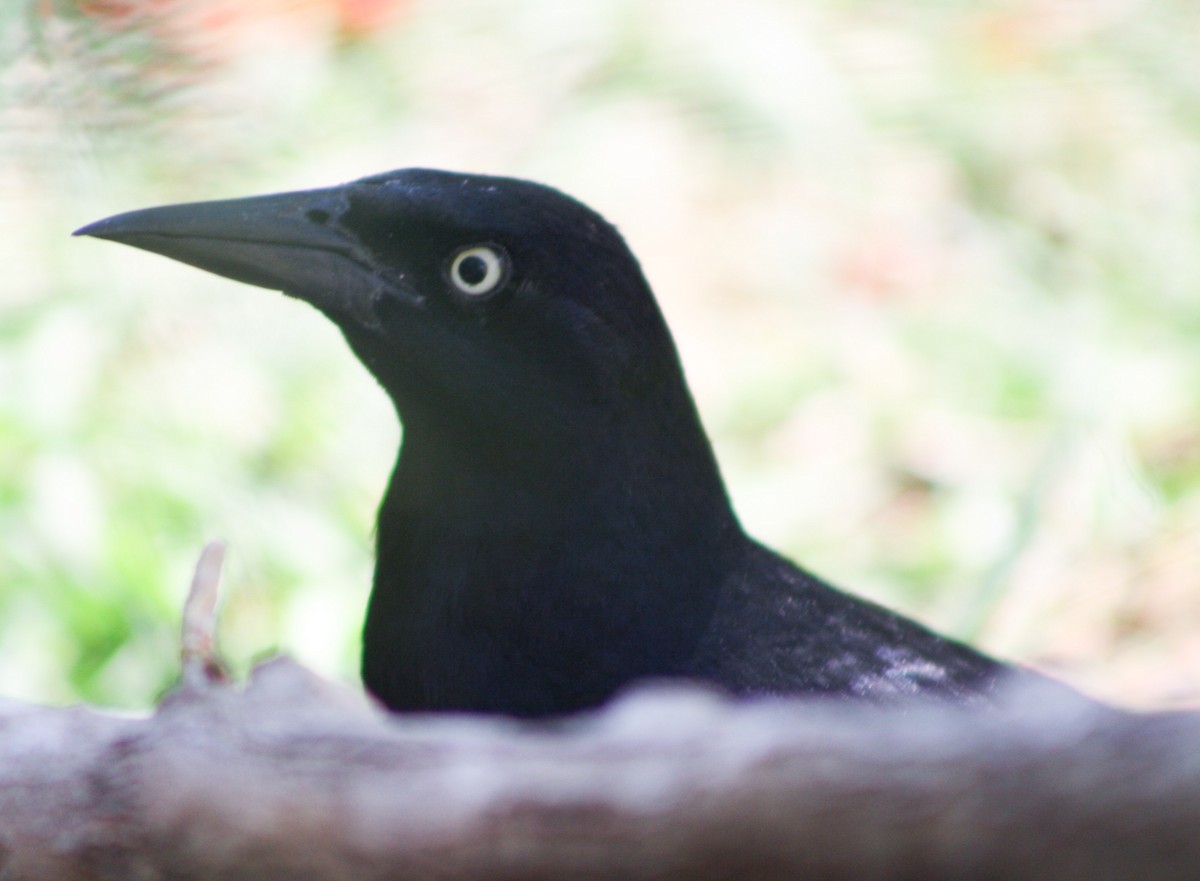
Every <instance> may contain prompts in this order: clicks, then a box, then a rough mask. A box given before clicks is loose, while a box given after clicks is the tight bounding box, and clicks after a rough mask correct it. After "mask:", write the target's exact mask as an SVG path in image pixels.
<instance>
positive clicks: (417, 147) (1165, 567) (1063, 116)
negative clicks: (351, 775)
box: [0, 0, 1200, 707]
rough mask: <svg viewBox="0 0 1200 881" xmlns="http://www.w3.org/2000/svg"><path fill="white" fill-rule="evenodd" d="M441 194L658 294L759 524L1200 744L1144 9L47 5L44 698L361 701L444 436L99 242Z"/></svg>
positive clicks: (319, 341) (29, 351) (39, 672)
mask: <svg viewBox="0 0 1200 881" xmlns="http://www.w3.org/2000/svg"><path fill="white" fill-rule="evenodd" d="M407 165H431V166H436V167H444V168H451V169H456V170H470V171H480V172H490V173H499V174H512V175H518V176H524V177H531V178H535V179H538V180H542V181H545V182H548V183H551V184H553V185H555V186H558V187H560V188H562V189H565V190H566V191H568V192H570V193H572V194H574V195H576V196H578V197H580V198H582V199H583V200H584V201H586V202H589V203H590V204H592V205H593V206H594V207H596V208H598V209H599V210H600V211H601V212H602V213H604V214H605V215H606V216H607V217H608V218H609V219H610V220H612V221H613V222H615V223H616V224H617V225H618V226H619V227H620V228H621V229H622V230H623V232H624V233H625V235H626V237H627V238H628V240H629V242H630V244H631V245H632V247H633V248H634V250H635V251H636V252H637V253H638V255H639V256H640V258H641V259H642V262H643V265H644V268H645V269H646V272H647V274H648V276H649V277H650V280H651V282H652V284H654V286H655V288H656V291H657V293H658V295H659V298H660V300H661V302H662V304H663V307H664V309H665V311H666V313H667V317H668V320H669V321H670V322H671V324H672V326H673V328H674V330H675V333H676V337H677V341H678V343H679V346H680V348H681V351H682V355H683V358H684V362H685V365H686V367H687V369H688V373H689V376H690V377H691V380H692V383H693V390H694V392H695V394H696V397H697V399H698V402H699V404H700V408H701V410H702V412H703V414H704V417H705V420H706V423H707V425H708V427H709V429H710V430H711V432H712V434H713V437H714V441H715V443H716V445H717V448H718V455H719V456H720V459H721V461H722V464H723V467H724V469H725V473H726V477H727V479H728V482H729V484H730V488H731V492H732V494H733V496H734V499H735V503H736V505H737V508H738V510H739V512H740V514H741V516H742V519H743V521H744V523H745V524H746V525H747V527H748V528H749V529H750V530H751V531H752V532H754V533H755V534H757V535H758V536H759V537H761V538H762V539H764V540H765V541H767V542H768V543H770V544H773V545H775V546H776V547H778V548H780V549H781V550H784V551H786V552H787V553H788V554H789V555H791V556H793V557H794V558H796V559H797V560H799V561H801V562H803V563H804V564H805V565H807V566H808V567H810V568H812V569H814V570H815V571H817V572H818V573H820V574H822V575H824V576H826V577H827V578H829V579H831V580H833V581H834V582H836V583H838V584H841V585H844V586H847V587H850V588H853V589H854V590H855V591H857V592H859V593H862V594H865V595H868V596H870V597H872V598H875V599H877V600H879V601H881V602H884V603H886V604H888V605H890V606H893V607H897V608H899V609H902V610H904V611H906V612H909V613H911V614H914V615H916V616H918V617H920V618H921V619H923V620H925V621H928V622H930V623H931V624H933V625H935V626H937V627H939V628H941V629H944V630H946V631H948V632H951V633H954V634H957V635H960V636H963V637H966V638H969V639H971V640H973V641H975V642H977V643H979V644H980V645H982V646H983V647H984V648H986V649H988V650H990V651H992V652H995V653H998V654H1000V655H1002V656H1005V657H1009V658H1015V659H1020V660H1023V661H1026V662H1029V663H1033V664H1037V665H1040V666H1042V667H1045V668H1047V669H1050V670H1052V671H1056V672H1057V673H1058V674H1059V675H1061V676H1063V677H1064V678H1066V679H1067V680H1068V681H1071V682H1073V683H1075V684H1077V685H1079V686H1080V687H1083V688H1085V689H1087V690H1089V691H1091V692H1092V693H1094V694H1097V695H1099V696H1102V697H1107V698H1112V699H1115V700H1119V701H1122V702H1125V703H1128V704H1134V705H1142V706H1153V705H1166V704H1185V703H1190V704H1197V703H1200V584H1198V581H1200V579H1198V575H1197V573H1200V19H1198V17H1197V11H1196V7H1195V5H1194V4H1193V3H1190V2H1183V0H1179V2H1170V0H1156V2H1154V3H1153V4H1152V3H1149V2H1135V0H1086V2H1084V0H1004V2H1001V0H976V2H972V3H954V2H947V0H941V2H935V0H925V2H917V3H911V4H902V5H901V4H894V3H885V2H866V0H858V2H855V0H809V2H796V0H793V2H785V0H738V2H733V0H726V2H704V0H597V2H588V3H575V4H571V3H563V2H559V0H506V2H492V0H488V2H483V0H443V2H434V0H426V2H419V0H410V2H405V0H292V2H287V0H269V2H256V3H243V2H235V0H142V2H135V0H125V2H122V0H75V2H68V0H37V2H34V0H11V2H7V3H5V4H4V6H3V9H2V10H0V257H2V259H3V269H4V280H3V282H0V694H3V695H6V696H10V697H19V698H27V699H33V700H39V701H72V700H88V701H96V702H100V703H103V704H109V705H117V706H124V707H145V706H147V705H149V704H150V703H151V702H152V701H153V700H154V699H155V698H156V696H157V695H158V694H159V693H160V692H161V690H162V689H164V688H165V687H167V686H168V685H169V684H170V682H171V681H172V679H173V677H174V675H175V669H176V651H177V648H176V645H177V637H176V632H177V619H178V612H179V607H180V603H181V599H182V596H183V594H184V592H185V590H186V586H187V583H188V580H189V578H190V572H191V567H192V564H193V562H194V560H195V557H196V555H197V553H198V551H199V549H200V547H201V546H202V544H203V543H204V542H205V541H206V540H208V539H209V538H211V537H214V536H221V537H223V538H225V539H226V540H228V541H229V542H230V545H231V551H230V559H229V563H228V566H227V572H226V578H225V587H224V611H223V620H222V629H221V640H222V644H223V647H224V650H225V653H226V654H227V655H228V657H229V659H230V660H231V661H232V663H233V664H234V666H235V667H236V668H237V669H238V670H244V669H245V668H246V667H247V666H248V665H249V664H251V663H252V662H253V661H254V660H255V659H256V658H257V657H260V656H262V655H263V654H265V653H269V652H273V651H276V650H286V651H288V652H290V653H292V654H294V655H296V656H298V657H299V658H300V659H302V660H303V661H305V662H307V663H309V664H310V665H312V666H313V667H315V668H316V669H318V670H319V671H321V672H323V673H325V674H328V675H332V676H336V677H339V678H343V679H346V680H353V679H354V678H355V671H356V665H357V653H358V632H357V631H358V626H359V621H360V618H361V614H362V611H363V607H364V603H365V600H366V595H367V588H368V583H369V579H370V570H371V529H372V523H373V519H374V509H375V505H376V503H377V500H378V497H379V495H380V493H381V491H382V488H383V484H384V481H385V479H386V477H387V474H388V471H389V468H390V466H391V461H392V458H393V455H394V451H395V446H396V442H397V439H398V437H399V427H398V426H397V425H396V424H395V422H394V418H393V416H392V413H391V410H390V406H389V405H388V403H387V402H386V400H385V398H384V396H383V395H382V393H381V392H379V390H378V389H377V388H376V387H375V385H374V383H373V381H372V380H371V379H370V378H369V376H368V375H367V374H366V372H365V371H364V370H363V369H362V368H361V367H360V366H359V365H358V364H357V363H356V362H355V361H354V359H353V358H352V356H351V355H350V353H349V351H348V350H347V348H346V347H345V345H344V344H343V343H342V341H341V339H340V337H339V336H338V334H337V332H336V331H335V330H334V328H333V327H332V326H331V325H328V324H327V323H326V322H325V321H324V320H323V319H321V318H320V317H319V316H318V315H317V314H316V313H315V312H313V311H312V310H311V309H309V308H307V307H305V306H303V305H302V304H300V303H297V302H294V301H289V300H287V299H286V298H284V297H282V296H280V295H275V294H272V293H271V292H268V291H263V290H258V289H252V288H248V287H242V286H239V285H236V284H233V283H231V282H228V281H225V280H221V279H218V278H216V277H213V276H208V275H205V274H203V273H201V272H198V271H195V270H192V269H189V268H187V267H184V266H181V265H178V264H173V263H171V262H169V261H166V260H164V259H161V258H158V257H154V256H151V255H147V254H144V253H140V252H135V251H133V250H130V249H125V248H121V247H117V246H114V245H111V244H105V243H101V242H96V241H90V240H79V239H75V240H72V239H71V238H69V236H68V233H69V232H70V230H72V229H74V228H76V227H77V226H80V225H82V224H83V223H86V222H88V221H91V220H95V219H97V218H99V217H101V216H104V215H107V214H111V213H115V212H118V211H123V210H128V209H132V208H138V207H144V206H148V205H153V204H159V203H164V202H171V201H186V200H193V199H203V198H217V197H231V196H238V195H249V194H254V193H259V192H269V191H274V190H281V189H288V188H306V187H313V186H323V185H328V184H333V183H337V182H340V181H342V180H347V179H351V178H355V177H359V176H362V175H365V174H369V173H374V172H378V171H383V170H387V169H390V168H396V167H402V166H407Z"/></svg>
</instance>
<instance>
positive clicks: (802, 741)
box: [0, 557, 1200, 881]
mask: <svg viewBox="0 0 1200 881" xmlns="http://www.w3.org/2000/svg"><path fill="white" fill-rule="evenodd" d="M212 562H213V560H212V558H211V557H209V558H208V563H209V564H211V563H212ZM210 571H211V570H210ZM209 584H210V586H212V585H215V582H211V581H210V582H209ZM200 606H202V607H203V606H205V603H201V604H200ZM206 607H207V608H209V609H210V610H211V608H212V606H211V604H209V605H207V606H206ZM194 608H198V607H197V606H196V605H195V604H189V609H194ZM207 614H208V615H209V617H211V611H210V612H209V613H207ZM201 617H203V615H201ZM201 629H203V628H201ZM186 642H187V637H185V643H186ZM202 642H203V640H201V643H202ZM208 645H209V646H211V641H210V642H209V643H208ZM189 651H193V652H194V654H193V655H192V657H193V659H203V658H205V657H208V658H211V650H209V654H207V655H206V654H205V650H204V649H203V647H201V648H199V649H197V647H196V645H195V644H194V645H192V647H191V649H189ZM187 657H188V656H187V655H186V654H185V667H186V664H187V663H188V661H187V660H186V658H187ZM207 667H208V664H207V662H205V664H204V669H207ZM1010 697H1011V700H1010V701H1009V703H1008V704H1007V706H1006V708H1004V709H1002V710H999V711H995V712H967V711H961V710H950V709H946V708H938V707H934V706H925V705H920V706H913V707H910V708H909V709H907V710H896V709H882V708H873V707H868V706H862V705H849V704H837V703H832V702H821V701H797V700H788V701H782V700H781V701H762V702H754V703H736V702H732V701H730V700H727V699H725V698H723V697H721V696H718V695H716V694H713V693H712V692H709V691H705V690H703V689H697V688H693V687H683V686H666V685H662V686H648V687H646V688H643V689H641V690H639V691H637V692H634V693H632V694H630V695H627V696H626V697H625V698H623V699H620V700H618V701H617V702H615V703H614V704H612V705H611V706H609V707H607V708H606V709H604V710H602V711H600V712H598V713H596V714H592V715H589V716H586V717H580V718H577V719H573V720H568V721H566V722H561V723H557V724H554V725H540V726H533V725H521V724H518V723H515V722H511V721H505V720H495V719H492V720H489V719H482V718H474V717H467V716H433V715H427V716H389V715H388V714H386V713H384V712H382V711H380V710H379V709H377V708H376V707H375V706H374V705H372V704H371V703H369V702H368V701H367V700H366V699H365V698H364V697H363V696H362V695H361V694H359V693H358V692H356V691H352V690H350V689H347V688H344V687H341V686H337V685H334V684H331V683H329V682H327V681H324V680H322V679H320V678H318V677H316V676H315V675H313V674H311V673H309V672H307V671H306V670H304V669H303V668H301V667H299V666H298V665H296V664H294V663H293V662H291V661H288V660H282V659H281V660H275V661H271V662H269V663H267V664H264V665H262V666H261V667H259V668H258V669H257V670H255V671H254V673H253V674H252V675H251V677H250V680H249V682H248V683H247V684H246V686H245V687H244V688H241V687H238V686H235V685H231V684H228V683H224V682H220V681H213V680H211V679H210V678H208V677H207V676H202V677H193V681H189V682H186V683H185V686H184V687H183V688H182V689H181V690H180V691H178V692H176V693H175V694H173V695H172V696H170V697H168V698H167V699H166V700H165V701H164V702H163V704H162V705H161V706H160V707H159V708H158V709H157V711H156V712H155V713H154V714H153V715H151V716H149V717H147V718H128V717H121V716H114V715H106V714H103V713H98V712H94V711H92V710H88V709H83V708H68V709H60V708H46V707H36V706H30V705H25V704H19V703H14V702H7V703H4V702H0V878H3V879H6V881H7V879H34V878H36V879H42V881H54V879H84V878H87V879H93V878H122V879H124V878H136V879H147V881H152V879H172V881H180V879H201V878H203V879H214V878H219V879H255V881H260V879H272V878H288V879H310V878H311V879H318V878H320V879H338V878H346V879H351V878H352V879H385V878H388V879H395V878H404V879H425V878H431V879H432V878H438V879H442V878H445V879H451V878H453V879H497V881H498V879H517V878H519V879H555V881H559V879H592V878H595V879H606V881H608V879H674V878H679V879H684V878H686V879H744V878H754V879H770V878H780V879H784V878H786V879H805V878H812V879H818V878H819V879H856V881H869V879H897V881H899V879H929V881H936V879H1039V878H1046V879H1055V881H1071V879H1088V881H1095V879H1107V878H1113V879H1118V878H1119V879H1131V878H1139V879H1140V878H1154V879H1176V878H1178V879H1187V881H1194V879H1195V878H1197V877H1200V714H1197V713H1177V714H1159V715H1135V714H1128V713H1121V712H1117V711H1113V710H1108V709H1105V708H1102V707H1098V706H1096V705H1094V704H1091V703H1088V702H1086V701H1084V700H1083V699H1078V700H1075V699H1071V698H1070V697H1064V695H1063V694H1062V693H1061V692H1059V691H1057V690H1055V691H1053V693H1050V692H1047V691H1041V690H1035V691H1032V692H1030V691H1028V690H1027V691H1025V692H1022V693H1020V694H1013V695H1011V696H1010Z"/></svg>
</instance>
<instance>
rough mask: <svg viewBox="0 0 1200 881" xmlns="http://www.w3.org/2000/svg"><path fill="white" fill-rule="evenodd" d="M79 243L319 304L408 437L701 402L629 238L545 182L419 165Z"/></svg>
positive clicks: (93, 232) (158, 220)
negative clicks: (437, 429) (689, 390)
mask: <svg viewBox="0 0 1200 881" xmlns="http://www.w3.org/2000/svg"><path fill="white" fill-rule="evenodd" d="M76 235H87V236H94V237H97V238H102V239H110V240H113V241H117V242H121V243H123V244H127V245H131V246H134V247H137V248H142V249H144V250H147V251H152V252H155V253H158V254H162V255H164V256H167V257H170V258H173V259H175V260H179V261H182V262H184V263H189V264H191V265H193V266H197V267H199V268H201V269H205V270H208V271H209V272H214V273H217V274H219V275H223V276H226V277H228V278H232V279H235V280H237V281H241V282H246V283H248V284H252V285H257V286H260V287H265V288H271V289H275V290H280V291H283V292H284V293H286V294H289V295H291V296H293V297H296V298H299V299H301V300H305V301H307V302H308V303H311V304H312V305H313V306H315V307H317V308H318V309H320V310H321V311H322V312H323V313H325V314H326V315H327V316H328V317H329V318H330V319H331V320H332V321H333V322H334V323H335V324H336V325H337V326H338V327H339V328H340V329H341V331H342V332H343V334H344V335H345V336H346V338H347V340H348V341H349V343H350V345H351V347H352V348H353V349H354V351H355V353H356V354H357V355H358V357H359V358H360V360H362V361H363V363H364V364H365V365H366V366H367V367H368V368H369V369H370V370H371V372H372V373H373V374H374V375H375V376H376V378H377V379H378V380H379V381H380V383H381V384H382V385H383V386H384V388H385V389H386V390H387V391H388V392H389V394H390V395H391V397H392V399H393V400H394V401H395V403H396V405H397V407H398V409H399V411H400V415H401V417H402V419H403V420H404V421H405V427H406V431H408V430H410V429H411V428H413V427H416V426H417V425H420V424H430V425H442V426H450V425H453V426H457V427H458V429H460V430H470V431H472V432H475V433H480V432H483V433H492V435H493V437H495V428H496V425H497V424H498V423H503V424H504V425H505V426H507V428H506V431H507V432H513V433H516V434H517V435H520V434H524V433H530V434H539V435H542V434H545V433H546V432H547V431H550V432H552V433H553V432H555V431H556V430H564V429H565V430H569V429H571V427H572V422H579V423H580V426H579V427H582V425H583V423H584V422H587V423H588V424H590V425H594V424H595V418H596V415H597V414H604V413H610V414H615V413H619V412H627V411H628V410H629V409H630V408H631V407H633V408H637V404H638V402H639V401H644V402H646V403H647V406H648V407H650V408H652V409H653V408H661V407H662V406H663V404H664V401H663V394H664V392H665V393H666V397H667V398H677V397H678V396H679V392H682V394H683V396H684V398H686V397H687V395H686V391H685V390H684V389H683V382H682V374H681V372H680V368H679V364H678V358H677V355H676V353H675V349H674V345H673V343H672V342H671V338H670V334H669V332H668V331H667V328H666V325H665V323H664V321H663V319H662V316H661V314H660V312H659V310H658V307H657V305H656V303H655V301H654V298H653V296H652V294H651V293H650V290H649V287H648V285H647V284H646V282H645V280H644V278H643V276H642V273H641V270H640V268H639V266H638V263H637V261H636V259H635V258H634V256H633V254H632V253H631V252H630V251H629V249H628V248H627V247H626V245H625V243H624V242H623V241H622V239H621V237H620V235H619V234H618V233H617V231H616V230H615V229H614V228H613V227H612V226H611V225H610V224H609V223H607V222H606V221H605V220H604V219H603V218H602V217H600V215H598V214H597V213H595V212H594V211H592V210H591V209H589V208H588V207H586V206H585V205H583V204H581V203H579V202H578V201H576V200H574V199H572V198H570V197H568V196H566V195H564V194H562V193H560V192H558V191H556V190H554V189H552V188H550V187H546V186H543V185H540V184H536V183H532V182H529V181H523V180H516V179H511V178H499V177H487V176H478V175H468V174H457V173H451V172H445V171H434V170H427V169H403V170H399V171H392V172H388V173H385V174H379V175H374V176H371V177H366V178H363V179H361V180H357V181H353V182H351V183H347V184H343V185H341V186H335V187H329V188H325V189H317V190H307V191H301V192H288V193H280V194H274V195H267V196H256V197H250V198H244V199H232V200H223V201H211V202H197V203H190V204H183V205H169V206H165V207H158V208H149V209H145V210H140V211H132V212H129V213H126V214H119V215H116V216H114V217H110V218H108V219H105V220H101V221H98V222H96V223H93V224H90V225H88V226H85V227H83V228H82V229H80V230H77V232H76ZM689 404H690V402H689ZM667 409H673V407H671V406H667ZM585 413H586V414H588V418H587V419H586V420H584V419H583V417H582V414H585ZM577 417H578V418H577ZM522 427H523V429H524V430H522ZM516 439H517V440H518V442H524V441H525V440H527V438H516Z"/></svg>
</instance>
